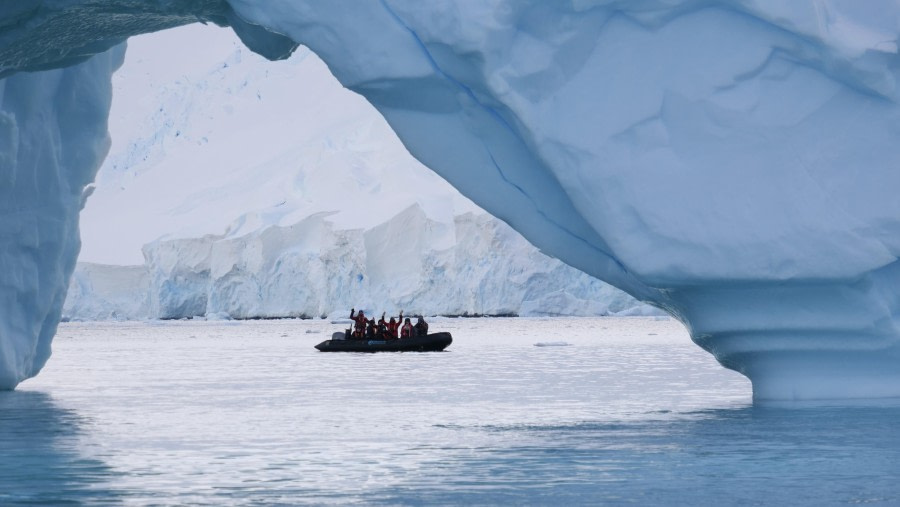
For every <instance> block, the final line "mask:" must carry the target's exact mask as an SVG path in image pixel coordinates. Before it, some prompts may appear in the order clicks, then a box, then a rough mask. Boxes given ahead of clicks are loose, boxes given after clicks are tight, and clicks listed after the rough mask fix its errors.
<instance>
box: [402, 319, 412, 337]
mask: <svg viewBox="0 0 900 507" xmlns="http://www.w3.org/2000/svg"><path fill="white" fill-rule="evenodd" d="M415 336H416V328H414V327H413V325H412V322H410V321H409V317H407V318H406V320H405V321H403V327H401V328H400V338H413V337H415Z"/></svg>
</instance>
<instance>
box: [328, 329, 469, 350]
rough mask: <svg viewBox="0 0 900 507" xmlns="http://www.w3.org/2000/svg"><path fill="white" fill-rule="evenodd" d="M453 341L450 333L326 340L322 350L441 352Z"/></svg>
mask: <svg viewBox="0 0 900 507" xmlns="http://www.w3.org/2000/svg"><path fill="white" fill-rule="evenodd" d="M451 343H453V337H452V336H451V335H450V333H431V334H428V335H425V336H417V337H415V338H402V339H399V340H334V339H332V340H325V341H324V342H322V343H320V344H318V345H316V349H318V350H319V351H321V352H440V351H442V350H444V349H445V348H447V347H448V346H449V345H450V344H451Z"/></svg>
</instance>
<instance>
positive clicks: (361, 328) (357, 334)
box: [350, 308, 367, 338]
mask: <svg viewBox="0 0 900 507" xmlns="http://www.w3.org/2000/svg"><path fill="white" fill-rule="evenodd" d="M355 312H356V308H351V309H350V320H352V321H353V322H355V323H356V327H355V328H354V329H353V336H354V338H362V337H364V336H365V335H366V321H367V319H366V314H365V313H363V311H362V310H360V311H359V313H357V314H356V316H355V317H354V316H353V314H354V313H355Z"/></svg>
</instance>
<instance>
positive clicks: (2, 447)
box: [0, 391, 118, 505]
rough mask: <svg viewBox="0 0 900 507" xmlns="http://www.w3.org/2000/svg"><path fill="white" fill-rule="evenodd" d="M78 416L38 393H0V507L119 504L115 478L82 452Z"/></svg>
mask: <svg viewBox="0 0 900 507" xmlns="http://www.w3.org/2000/svg"><path fill="white" fill-rule="evenodd" d="M84 424H85V421H83V420H82V419H81V418H80V417H79V415H78V414H77V413H76V412H75V411H73V410H70V409H66V408H62V407H60V406H58V405H57V404H56V403H55V402H54V401H53V398H52V397H50V396H49V395H47V394H45V393H41V392H29V391H2V392H0V504H3V505H15V504H32V505H56V504H61V503H65V504H68V505H73V504H74V505H77V504H92V505H93V504H97V503H118V502H117V500H116V498H117V496H118V495H117V494H116V493H115V492H114V491H111V490H110V489H109V488H108V487H106V485H108V484H109V481H110V478H111V476H112V475H113V474H112V471H111V469H110V468H109V467H108V466H106V464H104V463H103V462H102V461H100V460H98V459H96V458H91V457H87V456H85V455H84V453H83V452H81V442H80V439H81V435H82V426H83V425H84Z"/></svg>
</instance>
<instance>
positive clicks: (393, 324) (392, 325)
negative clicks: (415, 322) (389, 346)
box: [387, 311, 403, 339]
mask: <svg viewBox="0 0 900 507" xmlns="http://www.w3.org/2000/svg"><path fill="white" fill-rule="evenodd" d="M400 320H403V312H402V311H401V312H400ZM400 320H395V319H394V318H393V317H391V320H390V321H389V322H388V323H387V332H388V335H389V336H390V337H391V338H393V339H396V338H397V331H399V330H400Z"/></svg>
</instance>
